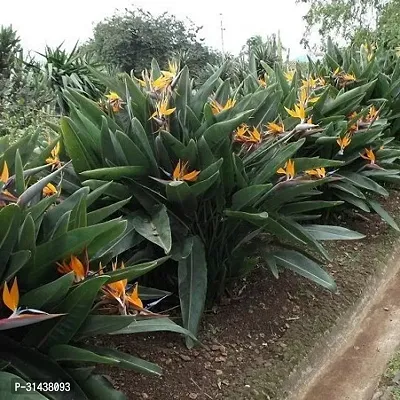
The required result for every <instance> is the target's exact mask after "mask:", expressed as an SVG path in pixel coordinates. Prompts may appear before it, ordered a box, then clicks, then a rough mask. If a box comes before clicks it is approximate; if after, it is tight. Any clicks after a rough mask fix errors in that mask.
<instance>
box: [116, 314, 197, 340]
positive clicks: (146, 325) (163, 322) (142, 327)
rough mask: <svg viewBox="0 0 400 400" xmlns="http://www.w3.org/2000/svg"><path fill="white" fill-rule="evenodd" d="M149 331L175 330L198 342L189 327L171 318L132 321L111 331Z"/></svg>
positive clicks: (125, 333) (119, 332) (125, 332)
mask: <svg viewBox="0 0 400 400" xmlns="http://www.w3.org/2000/svg"><path fill="white" fill-rule="evenodd" d="M148 332H175V333H180V334H182V335H185V336H187V337H189V338H191V339H192V340H193V341H194V342H197V339H196V337H195V336H194V335H193V334H192V333H191V332H190V331H188V330H187V329H185V328H183V327H181V326H180V325H178V324H176V323H175V322H173V321H171V320H170V319H169V318H152V319H149V318H145V319H139V320H134V321H132V322H131V323H130V324H129V325H126V326H125V327H124V328H122V329H118V330H115V331H113V332H111V333H110V334H111V335H131V334H134V333H148Z"/></svg>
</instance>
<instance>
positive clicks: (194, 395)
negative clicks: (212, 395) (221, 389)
mask: <svg viewBox="0 0 400 400" xmlns="http://www.w3.org/2000/svg"><path fill="white" fill-rule="evenodd" d="M198 396H199V395H198V394H197V393H190V394H189V399H194V400H195V399H197V397H198Z"/></svg>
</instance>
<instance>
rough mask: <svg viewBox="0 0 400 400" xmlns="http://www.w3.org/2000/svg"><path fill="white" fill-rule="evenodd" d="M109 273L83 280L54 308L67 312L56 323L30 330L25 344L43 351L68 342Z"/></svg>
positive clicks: (89, 308)
mask: <svg viewBox="0 0 400 400" xmlns="http://www.w3.org/2000/svg"><path fill="white" fill-rule="evenodd" d="M108 279H109V277H108V276H107V275H104V276H97V277H94V278H90V279H87V280H85V281H83V282H82V283H81V284H79V286H77V287H76V288H75V289H74V290H72V291H71V292H70V293H69V294H68V296H67V297H66V298H65V299H64V300H62V301H61V303H59V305H58V306H57V307H56V308H55V309H54V311H55V312H57V313H63V314H66V315H65V316H64V317H62V318H60V319H59V320H58V321H56V322H55V323H54V324H52V325H50V327H49V326H45V325H44V324H43V325H41V326H39V327H37V328H35V329H34V330H32V331H30V332H29V335H28V336H27V337H26V340H24V342H25V344H28V345H36V346H37V347H40V348H41V350H42V351H46V350H48V349H50V348H51V347H52V346H54V345H59V344H67V343H68V342H69V341H70V340H71V339H72V338H73V337H74V335H75V334H76V332H77V331H78V330H79V327H80V326H81V325H82V324H83V322H84V321H85V319H86V318H87V316H88V314H89V312H90V310H91V308H92V305H93V303H94V300H95V299H96V297H97V293H98V292H99V290H100V288H101V287H102V286H103V285H104V284H105V283H106V282H107V280H108Z"/></svg>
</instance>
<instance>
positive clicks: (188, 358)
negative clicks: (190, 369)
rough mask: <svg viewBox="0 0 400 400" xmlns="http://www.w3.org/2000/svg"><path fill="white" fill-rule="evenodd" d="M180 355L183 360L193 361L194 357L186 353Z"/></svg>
mask: <svg viewBox="0 0 400 400" xmlns="http://www.w3.org/2000/svg"><path fill="white" fill-rule="evenodd" d="M179 357H180V358H182V360H183V361H191V360H192V359H191V358H190V357H189V356H187V355H186V354H179Z"/></svg>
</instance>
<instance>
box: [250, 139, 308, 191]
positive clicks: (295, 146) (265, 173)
mask: <svg viewBox="0 0 400 400" xmlns="http://www.w3.org/2000/svg"><path fill="white" fill-rule="evenodd" d="M304 141H305V139H300V140H298V141H297V142H294V143H290V144H288V145H286V146H285V147H284V148H283V149H281V150H279V152H278V153H277V154H276V155H275V157H273V158H272V159H270V160H268V161H266V162H265V164H264V166H263V167H262V168H261V170H260V171H258V173H257V175H256V177H255V179H254V181H253V183H255V184H265V183H268V181H269V179H270V178H271V177H272V176H274V175H275V174H276V171H277V170H278V169H279V168H280V167H283V166H284V164H285V163H286V162H287V161H288V160H289V159H290V157H292V156H293V154H295V153H296V152H297V151H298V150H299V149H300V147H301V146H302V145H303V144H304ZM295 170H296V165H295ZM296 172H300V171H297V170H296Z"/></svg>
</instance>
